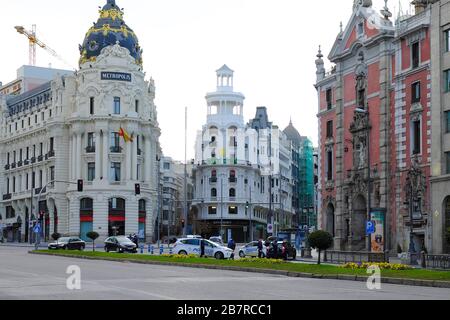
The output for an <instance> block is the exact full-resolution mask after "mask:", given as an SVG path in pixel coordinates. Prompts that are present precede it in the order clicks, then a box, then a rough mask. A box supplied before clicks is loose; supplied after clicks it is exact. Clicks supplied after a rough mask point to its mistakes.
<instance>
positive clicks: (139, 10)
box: [0, 0, 409, 160]
mask: <svg viewBox="0 0 450 320" xmlns="http://www.w3.org/2000/svg"><path fill="white" fill-rule="evenodd" d="M401 2H402V4H403V8H404V11H406V10H408V9H409V4H408V3H409V1H408V0H401ZM105 3H106V0H77V1H67V0H62V1H61V0H60V1H56V0H39V1H36V0H14V1H2V7H1V8H0V31H1V34H2V46H1V47H2V50H1V53H0V55H1V59H0V81H3V83H7V82H10V81H12V80H14V79H15V77H16V69H18V68H19V67H20V66H22V65H24V64H27V63H28V41H27V40H26V38H25V37H24V36H22V35H19V34H18V33H17V32H16V31H15V29H14V26H16V25H23V26H24V27H25V28H26V29H31V25H32V24H36V25H37V34H38V38H40V39H41V40H43V41H44V42H45V43H46V44H47V45H49V46H50V47H51V48H53V49H54V50H56V51H57V52H58V53H59V55H60V56H62V57H64V59H65V60H66V61H68V62H70V63H71V64H72V65H74V66H77V63H78V59H79V51H78V44H80V43H82V41H83V38H84V35H85V33H86V32H87V30H88V29H89V28H90V27H91V26H92V23H93V22H94V21H96V20H97V18H98V6H103V5H104V4H105ZM116 3H117V4H118V5H119V6H120V7H122V8H124V9H125V16H124V20H125V22H126V23H127V24H128V25H129V26H130V28H132V29H133V30H134V31H135V32H136V34H137V36H138V38H139V42H140V45H141V47H142V48H143V50H144V54H143V57H144V69H145V71H146V72H147V79H148V78H149V77H150V76H151V77H153V78H154V79H155V81H156V86H157V92H156V94H157V96H156V104H157V107H158V118H159V123H160V127H161V130H162V136H161V140H160V141H161V144H162V148H163V152H164V154H165V155H166V156H171V157H173V158H175V159H178V160H183V159H184V144H183V141H184V139H183V135H184V108H185V107H189V128H188V158H193V157H194V144H195V137H196V132H197V130H200V129H201V127H202V125H203V124H204V123H205V122H206V102H205V94H206V92H210V91H214V90H215V86H216V78H215V71H216V70H217V69H218V68H220V67H221V66H222V65H223V64H227V65H228V66H229V67H230V68H231V69H233V70H234V71H235V82H234V87H235V91H239V92H242V93H243V94H244V95H245V96H246V100H245V107H244V110H245V120H246V122H247V121H248V119H249V118H251V117H253V116H254V114H255V111H256V107H257V106H266V107H267V108H268V111H269V117H270V120H271V121H273V122H274V123H275V124H276V125H278V126H280V127H281V128H283V129H284V128H285V127H286V126H287V125H288V124H289V119H290V118H291V117H292V121H293V123H294V125H295V126H296V127H297V129H298V130H299V132H300V134H301V135H304V136H308V137H310V139H312V141H313V142H314V144H315V145H317V118H316V113H317V96H316V91H315V89H314V87H313V84H314V82H315V65H314V60H315V59H316V57H315V55H316V54H317V49H318V46H319V44H321V45H322V48H323V51H324V54H325V56H327V55H328V52H329V50H330V49H331V46H332V45H333V42H334V39H335V38H336V35H337V33H338V32H339V23H340V21H343V22H344V25H345V24H346V23H347V21H348V19H349V17H350V15H351V12H352V5H353V0H338V1H336V0H320V1H305V0H146V1H142V0H117V1H116ZM382 6H384V1H383V0H374V7H375V9H377V10H379V9H381V7H382ZM389 7H390V9H391V11H392V12H393V13H394V12H397V11H398V8H399V2H398V0H396V1H389ZM49 63H51V64H52V67H54V68H67V66H65V65H64V64H62V63H60V62H59V61H58V60H56V59H54V58H52V57H51V56H50V55H49V54H48V53H47V52H45V51H43V50H42V49H40V48H38V49H37V65H38V66H42V67H48V66H49ZM327 68H329V65H327Z"/></svg>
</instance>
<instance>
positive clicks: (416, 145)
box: [412, 120, 421, 154]
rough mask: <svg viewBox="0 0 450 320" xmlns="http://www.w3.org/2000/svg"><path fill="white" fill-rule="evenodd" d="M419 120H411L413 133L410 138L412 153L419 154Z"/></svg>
mask: <svg viewBox="0 0 450 320" xmlns="http://www.w3.org/2000/svg"><path fill="white" fill-rule="evenodd" d="M420 133H421V132H420V120H414V121H413V122H412V134H413V138H412V143H413V152H412V153H413V154H420V145H421V143H420V139H421V134H420Z"/></svg>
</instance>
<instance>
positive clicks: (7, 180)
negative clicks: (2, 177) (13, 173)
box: [6, 178, 9, 194]
mask: <svg viewBox="0 0 450 320" xmlns="http://www.w3.org/2000/svg"><path fill="white" fill-rule="evenodd" d="M6 194H9V178H6Z"/></svg>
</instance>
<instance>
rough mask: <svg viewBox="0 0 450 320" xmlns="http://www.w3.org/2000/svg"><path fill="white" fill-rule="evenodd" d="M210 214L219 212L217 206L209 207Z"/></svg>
mask: <svg viewBox="0 0 450 320" xmlns="http://www.w3.org/2000/svg"><path fill="white" fill-rule="evenodd" d="M208 214H217V207H213V206H210V207H208Z"/></svg>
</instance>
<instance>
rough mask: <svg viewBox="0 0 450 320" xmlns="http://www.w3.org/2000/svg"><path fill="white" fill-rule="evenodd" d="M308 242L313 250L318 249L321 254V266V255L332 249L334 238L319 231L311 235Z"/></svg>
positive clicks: (318, 261)
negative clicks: (324, 251)
mask: <svg viewBox="0 0 450 320" xmlns="http://www.w3.org/2000/svg"><path fill="white" fill-rule="evenodd" d="M308 242H309V245H310V246H311V248H313V249H317V251H318V252H319V258H318V260H317V264H320V253H321V252H322V251H323V250H327V249H329V248H331V246H332V245H333V236H332V235H331V234H330V233H328V232H326V231H323V230H319V231H315V232H313V233H311V234H310V235H309V237H308Z"/></svg>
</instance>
